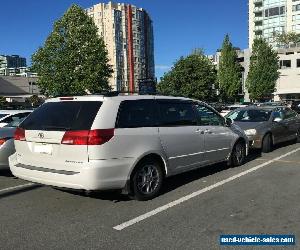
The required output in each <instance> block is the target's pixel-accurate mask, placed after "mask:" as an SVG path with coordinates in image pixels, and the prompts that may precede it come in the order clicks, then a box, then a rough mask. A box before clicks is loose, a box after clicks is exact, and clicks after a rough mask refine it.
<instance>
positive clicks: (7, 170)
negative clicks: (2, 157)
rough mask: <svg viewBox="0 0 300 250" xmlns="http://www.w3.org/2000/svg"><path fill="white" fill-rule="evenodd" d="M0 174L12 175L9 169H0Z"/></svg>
mask: <svg viewBox="0 0 300 250" xmlns="http://www.w3.org/2000/svg"><path fill="white" fill-rule="evenodd" d="M0 176H5V177H14V176H13V174H12V173H11V172H10V169H9V168H8V169H0Z"/></svg>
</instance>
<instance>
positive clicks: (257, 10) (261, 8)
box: [253, 7, 263, 13]
mask: <svg viewBox="0 0 300 250" xmlns="http://www.w3.org/2000/svg"><path fill="white" fill-rule="evenodd" d="M262 11H263V7H255V8H254V9H253V12H254V13H259V12H262Z"/></svg>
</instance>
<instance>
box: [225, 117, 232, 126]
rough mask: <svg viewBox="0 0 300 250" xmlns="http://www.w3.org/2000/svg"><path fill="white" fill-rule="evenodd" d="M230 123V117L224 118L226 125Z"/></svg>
mask: <svg viewBox="0 0 300 250" xmlns="http://www.w3.org/2000/svg"><path fill="white" fill-rule="evenodd" d="M231 124H232V120H231V119H230V118H225V125H226V126H227V127H230V125H231Z"/></svg>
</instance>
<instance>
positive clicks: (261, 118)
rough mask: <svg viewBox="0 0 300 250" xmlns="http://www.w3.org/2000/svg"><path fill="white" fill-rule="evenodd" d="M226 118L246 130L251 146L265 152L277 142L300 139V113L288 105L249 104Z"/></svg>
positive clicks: (270, 149)
mask: <svg viewBox="0 0 300 250" xmlns="http://www.w3.org/2000/svg"><path fill="white" fill-rule="evenodd" d="M226 118H229V119H231V120H232V121H233V122H234V123H235V124H237V125H238V126H239V127H241V128H242V129H243V130H244V131H245V134H246V135H247V136H248V139H249V142H250V147H252V148H261V149H262V151H263V152H265V153H268V152H270V151H272V148H273V145H275V144H278V143H281V142H285V141H291V140H295V141H296V140H297V141H298V142H299V141H300V115H299V114H297V113H296V112H295V111H293V110H292V109H290V108H288V107H255V106H249V107H246V108H240V109H237V110H234V111H232V112H230V113H229V114H228V115H227V116H226Z"/></svg>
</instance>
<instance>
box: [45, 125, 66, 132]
mask: <svg viewBox="0 0 300 250" xmlns="http://www.w3.org/2000/svg"><path fill="white" fill-rule="evenodd" d="M42 129H43V130H62V131H68V130H70V129H71V128H70V127H63V126H50V125H49V126H48V125H46V126H43V127H42Z"/></svg>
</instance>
